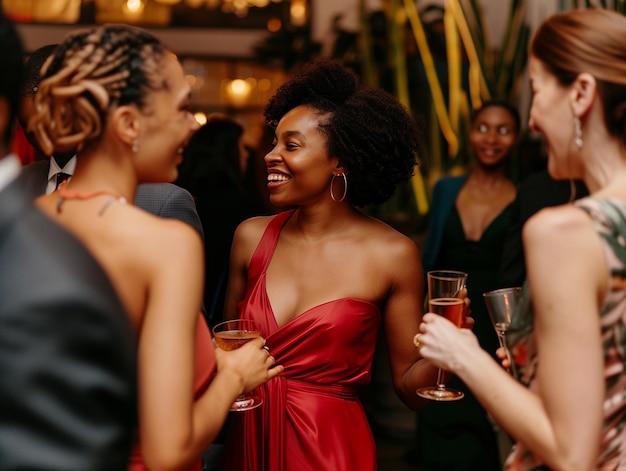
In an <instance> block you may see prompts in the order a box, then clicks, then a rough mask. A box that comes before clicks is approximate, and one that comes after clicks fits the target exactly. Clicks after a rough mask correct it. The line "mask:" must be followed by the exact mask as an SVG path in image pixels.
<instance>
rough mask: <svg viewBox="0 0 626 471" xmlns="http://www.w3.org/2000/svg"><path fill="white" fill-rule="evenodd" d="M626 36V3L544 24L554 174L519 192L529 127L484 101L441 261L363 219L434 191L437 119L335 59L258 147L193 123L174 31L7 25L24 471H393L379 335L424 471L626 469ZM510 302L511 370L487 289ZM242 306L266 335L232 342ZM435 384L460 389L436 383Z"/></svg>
mask: <svg viewBox="0 0 626 471" xmlns="http://www.w3.org/2000/svg"><path fill="white" fill-rule="evenodd" d="M621 39H624V41H621ZM590 45H593V47H590ZM625 45H626V18H625V17H623V16H622V15H620V14H618V13H615V12H611V11H608V10H603V9H591V10H571V11H568V12H563V13H559V14H555V15H552V16H550V17H549V18H547V19H546V20H545V21H544V22H543V23H542V24H541V25H540V27H539V28H538V30H537V31H536V32H535V34H534V36H533V39H532V42H531V47H530V50H529V74H530V81H531V86H532V89H533V95H534V96H533V101H532V105H531V109H530V121H529V127H530V129H531V130H532V131H535V132H538V133H540V134H541V135H542V137H543V142H544V145H545V149H546V154H547V162H546V165H547V168H546V169H545V170H543V171H541V172H537V173H536V174H533V175H531V176H530V177H529V178H527V179H525V180H524V181H523V182H519V184H517V182H513V181H512V180H511V179H510V177H509V173H508V169H509V167H508V162H509V159H510V156H511V155H512V153H514V152H515V148H516V146H517V145H518V143H519V140H520V135H521V130H522V127H523V126H522V123H520V118H519V114H518V112H517V110H516V109H515V107H513V106H511V104H509V103H506V102H503V101H499V100H491V101H486V102H485V103H483V104H482V106H480V107H479V108H477V109H476V110H475V111H474V114H473V116H472V122H471V129H470V132H469V142H470V144H471V149H472V156H473V159H472V166H471V167H470V168H469V169H468V172H467V173H466V174H464V175H461V176H455V177H446V178H444V179H442V180H440V181H439V182H438V183H437V185H436V186H435V188H434V192H433V198H432V199H433V205H432V209H431V212H430V215H429V220H428V231H427V236H426V241H425V243H424V246H423V247H420V248H418V247H417V245H416V243H415V241H414V240H412V239H411V238H410V237H408V236H407V235H406V234H403V233H401V232H400V231H398V230H396V229H394V228H392V227H390V226H389V225H388V224H385V223H384V222H382V221H380V220H378V219H376V218H374V217H372V216H370V215H369V214H368V212H367V208H368V207H369V206H372V205H379V204H382V203H384V202H385V201H387V200H388V199H389V198H390V197H391V196H392V195H393V194H394V191H395V190H396V188H397V187H398V186H399V185H401V184H404V183H406V182H408V181H409V180H410V179H411V177H412V176H413V174H414V172H415V171H416V167H417V164H418V156H419V152H420V132H419V129H418V128H417V125H416V123H415V121H414V120H413V118H412V117H411V116H410V114H409V112H408V111H407V110H406V109H405V107H404V106H403V105H401V104H400V102H399V101H398V100H397V99H396V98H395V97H393V96H392V95H391V94H389V93H387V92H385V91H383V90H381V89H379V88H373V87H367V86H363V85H362V84H360V83H359V80H358V77H357V76H356V75H355V74H354V72H352V71H351V70H349V69H348V68H346V67H345V66H344V65H342V64H341V63H339V62H338V61H333V60H318V61H315V62H313V63H310V64H307V65H306V66H304V67H303V68H302V69H300V70H299V71H297V72H294V73H293V74H292V75H291V76H289V77H288V79H287V81H286V82H285V83H284V84H283V85H282V86H281V87H279V89H278V91H277V92H276V93H275V95H274V96H273V97H272V98H271V99H270V100H269V102H268V104H267V106H266V107H265V110H264V119H265V121H266V124H267V126H268V129H271V132H272V133H273V134H274V139H273V142H272V144H271V147H270V148H269V149H253V148H251V147H250V146H248V145H246V142H245V129H244V128H243V127H242V126H241V125H240V124H239V123H237V122H236V121H235V120H233V119H231V118H229V117H227V116H224V115H218V114H215V115H211V116H210V117H209V119H208V121H207V123H206V124H205V125H203V126H200V125H199V124H198V123H197V122H196V121H195V119H194V117H193V115H192V113H191V112H190V108H191V103H190V101H189V100H190V98H189V92H190V87H189V84H188V83H187V81H186V79H185V76H184V73H183V70H182V67H181V65H180V63H179V61H178V59H177V58H176V56H175V55H174V54H172V51H170V50H169V49H168V47H167V45H165V44H163V43H162V42H161V41H159V40H158V39H157V38H155V37H154V36H153V35H151V34H150V33H148V32H146V31H144V30H142V29H139V28H134V27H130V26H124V25H103V26H97V27H93V28H90V29H85V30H77V31H73V32H72V33H70V34H69V35H68V36H67V37H65V38H59V43H58V44H53V45H48V46H46V47H44V48H41V49H39V50H37V51H34V52H33V53H32V54H30V56H29V57H27V56H26V55H25V54H24V51H23V48H22V43H21V40H20V38H19V37H18V35H17V32H16V30H15V27H14V25H13V24H12V23H11V21H10V20H8V19H7V18H6V17H4V16H3V15H1V14H0V69H1V70H3V71H5V72H4V73H2V74H0V134H1V138H2V139H1V142H0V156H2V158H0V200H1V201H2V204H1V205H0V271H2V274H0V280H1V281H0V377H1V378H2V381H0V404H2V406H1V407H0V469H2V470H17V469H54V470H64V471H71V470H85V469H89V470H110V469H129V470H133V471H141V470H145V469H180V470H202V469H204V470H209V469H221V470H250V471H252V470H258V471H260V470H271V471H274V470H277V471H283V470H287V471H288V470H295V469H298V470H299V471H301V470H319V469H333V470H337V471H351V470H355V469H359V470H372V471H373V470H375V469H377V467H378V461H377V456H376V444H375V440H374V437H373V433H372V430H371V427H370V425H369V422H368V417H367V415H366V412H365V408H364V407H363V404H362V402H361V399H360V395H359V394H360V392H361V391H362V389H363V387H365V386H366V385H367V384H368V383H369V382H370V380H371V375H372V363H373V358H374V353H375V350H376V348H377V346H378V340H379V338H380V336H381V335H382V336H384V339H385V345H386V348H387V350H388V358H389V362H388V365H387V367H388V368H389V371H390V372H391V381H392V384H393V388H394V390H395V392H396V394H397V396H398V397H399V398H400V400H401V401H402V402H403V403H404V404H405V405H406V406H407V407H408V408H409V409H412V410H414V411H417V440H416V447H415V454H414V457H413V460H414V464H415V465H416V466H417V467H418V469H421V470H423V471H447V470H450V471H462V470H468V471H471V470H475V469H481V470H494V471H497V470H499V469H507V470H510V471H517V470H537V469H546V470H547V469H555V470H557V469H558V470H561V469H562V470H568V471H571V470H578V469H581V470H589V469H597V470H619V469H624V468H626V449H625V448H626V432H625V431H624V425H625V423H626V401H625V400H624V399H623V398H624V389H625V387H626V373H625V368H624V364H625V360H626V358H625V353H624V352H626V336H625V335H624V332H625V331H626V282H625V281H624V280H626V255H625V254H626V242H625V240H626V229H624V228H625V227H626V190H624V189H625V188H626V138H625V136H626V79H624V77H626V73H625V72H626V46H625ZM26 59H28V61H26ZM18 118H19V124H17V123H18ZM252 158H255V159H259V160H262V161H263V163H264V167H265V169H266V171H267V173H266V174H265V175H262V176H259V175H255V174H254V172H255V171H256V169H258V166H257V165H253V164H251V159H252ZM251 175H252V176H251ZM256 178H262V179H264V180H265V179H266V190H267V192H266V193H260V192H259V191H258V186H257V185H256V181H255V184H251V183H250V182H251V179H253V180H255V179H256ZM364 208H365V209H364ZM441 269H449V270H458V271H462V272H465V273H467V274H468V275H469V276H468V280H467V286H466V287H465V288H466V289H464V290H462V292H461V296H462V297H463V298H465V301H464V304H463V305H464V308H463V309H464V315H465V316H466V317H468V316H469V319H468V320H467V322H466V324H464V325H463V326H462V327H457V326H455V325H454V324H452V323H451V322H449V321H448V320H446V319H445V318H444V317H442V316H437V315H435V314H433V313H429V312H426V313H425V311H427V309H425V306H426V305H427V304H426V303H425V301H426V298H427V295H426V293H425V280H426V273H427V272H428V271H430V270H441ZM510 286H520V287H523V288H522V293H523V294H522V301H521V304H520V306H519V307H518V308H517V309H516V311H515V313H514V317H513V319H512V321H511V326H510V329H509V332H508V334H507V342H508V348H509V352H508V353H509V354H508V355H507V352H505V348H503V347H499V344H498V339H497V337H496V332H495V330H494V329H493V326H492V325H491V323H490V321H489V316H488V314H487V309H486V306H485V304H484V302H483V298H482V294H483V293H485V292H487V291H490V290H494V289H497V288H501V287H510ZM236 318H240V319H247V320H250V321H255V322H256V323H257V324H258V326H259V328H258V330H259V331H258V332H256V334H259V335H258V336H257V337H255V338H254V339H253V340H251V341H248V342H247V343H245V344H244V345H243V346H241V347H240V348H236V349H233V350H230V351H227V350H224V349H223V348H217V347H216V346H215V345H214V342H213V338H212V333H211V328H213V327H214V326H216V325H217V324H218V323H220V322H221V321H223V320H232V319H236ZM512 363H513V364H514V365H513V364H512ZM512 366H515V369H514V371H515V374H511V373H510V369H509V368H510V367H512ZM439 368H442V369H443V370H445V371H446V372H447V378H446V381H447V382H448V384H449V385H450V386H452V387H454V388H456V389H459V390H462V391H463V392H464V394H465V397H464V398H463V399H462V400H460V401H455V402H450V403H444V402H441V403H440V402H436V401H433V402H429V401H428V400H425V399H424V398H422V397H420V396H419V395H417V394H416V390H417V389H418V388H421V387H424V386H430V385H431V384H433V383H434V382H435V380H436V377H437V370H438V369H439ZM252 391H254V392H255V394H257V395H258V397H259V398H260V399H261V403H260V405H258V407H256V408H254V409H252V410H249V411H246V412H232V413H231V410H232V409H231V406H232V404H233V401H235V400H236V399H237V398H239V397H241V396H242V395H243V394H246V393H250V392H252ZM509 441H511V442H512V443H513V444H512V446H511V450H510V452H507V453H506V454H505V455H504V456H503V455H501V449H502V443H503V442H504V443H508V442H509ZM216 442H219V443H220V447H219V450H218V452H217V453H216V454H211V453H207V451H208V450H210V449H211V447H212V446H213V445H214V444H215V443H216ZM450 449H452V450H454V453H450V452H449V450H450Z"/></svg>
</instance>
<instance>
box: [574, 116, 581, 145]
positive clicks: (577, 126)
mask: <svg viewBox="0 0 626 471" xmlns="http://www.w3.org/2000/svg"><path fill="white" fill-rule="evenodd" d="M574 145H575V146H576V149H578V150H580V149H582V148H583V128H582V124H581V122H580V118H579V117H578V116H574Z"/></svg>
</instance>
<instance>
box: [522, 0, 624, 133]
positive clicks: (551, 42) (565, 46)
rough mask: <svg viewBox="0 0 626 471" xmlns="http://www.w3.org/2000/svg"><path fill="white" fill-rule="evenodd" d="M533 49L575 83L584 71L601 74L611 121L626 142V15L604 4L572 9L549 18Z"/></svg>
mask: <svg viewBox="0 0 626 471" xmlns="http://www.w3.org/2000/svg"><path fill="white" fill-rule="evenodd" d="M530 52H531V54H532V55H533V56H534V57H536V58H537V59H538V60H539V61H541V63H542V64H543V65H544V66H545V67H546V68H547V69H548V70H549V71H550V72H551V73H552V74H553V75H554V76H555V77H556V79H557V80H558V81H559V83H560V84H561V85H564V86H567V85H570V84H572V83H573V82H574V80H576V77H577V76H578V74H580V73H583V72H587V73H589V74H591V75H593V76H594V77H595V78H596V81H597V86H598V94H599V95H600V98H601V100H602V105H603V108H604V121H605V125H606V127H607V129H608V131H609V133H610V134H611V135H612V136H615V137H617V138H619V139H621V140H622V142H624V143H625V144H626V17H625V16H624V15H622V14H620V13H617V12H614V11H612V10H606V9H602V8H597V9H595V8H592V9H582V10H569V11H566V12H562V13H557V14H555V15H552V16H550V17H549V18H548V19H547V20H545V21H544V22H543V23H542V24H541V25H540V27H539V28H538V29H537V32H536V33H535V36H534V37H533V40H532V43H531V47H530Z"/></svg>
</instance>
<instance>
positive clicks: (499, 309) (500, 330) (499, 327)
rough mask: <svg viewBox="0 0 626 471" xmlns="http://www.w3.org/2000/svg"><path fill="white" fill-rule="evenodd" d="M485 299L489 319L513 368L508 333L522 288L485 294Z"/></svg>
mask: <svg viewBox="0 0 626 471" xmlns="http://www.w3.org/2000/svg"><path fill="white" fill-rule="evenodd" d="M483 298H484V299H485V305H486V306H487V312H488V313H489V317H491V323H492V324H493V327H494V329H496V333H497V334H498V341H499V342H500V346H501V347H502V348H503V349H504V351H505V352H506V356H507V358H508V360H509V364H510V365H511V368H513V360H512V358H511V352H510V351H509V349H508V347H507V345H506V332H507V330H509V325H511V316H512V315H513V312H514V311H515V309H516V308H517V306H518V304H519V302H520V300H521V298H522V288H520V287H519V286H516V287H513V288H502V289H496V290H493V291H488V292H486V293H483Z"/></svg>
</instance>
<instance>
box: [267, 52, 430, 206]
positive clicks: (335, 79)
mask: <svg viewBox="0 0 626 471" xmlns="http://www.w3.org/2000/svg"><path fill="white" fill-rule="evenodd" d="M301 105H306V106H309V107H311V108H313V109H315V110H317V111H319V112H320V113H322V114H328V116H327V117H326V118H325V119H323V120H322V121H321V122H320V125H319V128H320V131H321V132H322V133H323V134H324V135H325V136H326V137H327V140H328V141H327V148H328V153H329V155H332V156H335V157H337V158H338V159H339V163H340V164H341V165H342V166H343V167H345V169H346V173H347V177H348V182H349V184H348V194H347V198H348V200H349V201H350V203H351V204H353V205H355V206H359V207H362V206H366V205H370V204H380V203H383V202H384V201H386V200H387V199H389V198H390V197H391V195H392V194H393V192H394V191H395V189H396V187H397V185H398V184H399V183H402V182H404V181H407V180H408V179H410V178H411V176H412V175H413V174H414V171H415V166H416V165H417V163H418V162H417V152H418V150H419V131H418V129H417V125H416V124H415V121H413V119H412V118H411V116H410V115H409V113H408V112H407V110H406V108H405V107H404V106H403V105H402V104H400V102H398V100H397V99H396V98H395V97H394V96H392V95H391V94H389V93H387V92H385V91H384V90H381V89H378V88H371V87H360V86H359V84H358V80H357V78H356V76H355V75H354V73H352V72H351V71H350V70H348V69H346V68H345V67H344V66H343V65H342V64H341V63H340V62H339V61H336V60H320V61H316V62H312V63H309V64H307V65H306V66H305V67H303V68H302V70H301V71H300V72H298V73H296V74H295V75H293V76H292V77H291V78H290V79H289V80H288V81H287V82H286V83H284V84H283V85H282V86H281V87H279V89H278V91H277V92H276V94H275V95H274V96H273V97H272V98H271V99H270V101H269V103H268V104H267V106H266V108H265V113H264V116H265V120H266V122H267V123H268V124H269V125H270V126H272V127H276V126H277V125H278V122H279V121H280V120H281V119H282V117H283V116H284V115H285V114H287V112H289V111H290V110H292V109H293V108H296V107H297V106H301Z"/></svg>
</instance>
